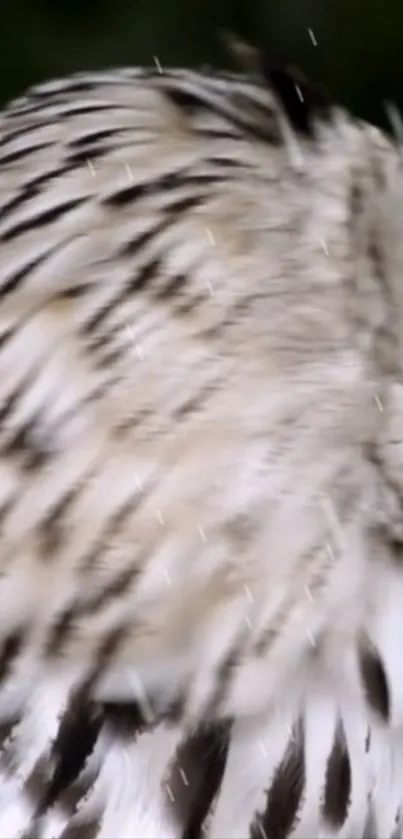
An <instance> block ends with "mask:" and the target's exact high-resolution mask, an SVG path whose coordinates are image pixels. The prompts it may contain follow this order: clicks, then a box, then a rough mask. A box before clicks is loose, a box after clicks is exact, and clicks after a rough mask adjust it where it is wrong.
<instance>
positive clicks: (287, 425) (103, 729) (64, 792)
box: [0, 70, 403, 839]
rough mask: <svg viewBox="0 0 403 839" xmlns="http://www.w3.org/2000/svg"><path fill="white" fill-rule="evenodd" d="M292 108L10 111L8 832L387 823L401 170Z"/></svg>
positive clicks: (170, 97)
mask: <svg viewBox="0 0 403 839" xmlns="http://www.w3.org/2000/svg"><path fill="white" fill-rule="evenodd" d="M306 109H307V115H308V116H309V117H311V116H312V124H311V123H309V124H308V123H307V124H306V125H305V124H304V125H303V126H301V124H300V120H298V121H295V120H294V118H293V117H294V114H293V110H292V107H291V106H290V103H289V100H288V99H287V97H285V96H284V95H283V92H282V89H280V88H276V84H275V82H273V87H272V89H270V86H269V85H268V84H267V83H265V82H264V81H259V80H255V79H253V78H250V79H248V78H247V77H243V76H236V75H230V74H222V75H220V74H216V75H214V74H210V75H209V74H199V73H195V72H190V71H167V72H164V73H162V74H160V73H158V72H151V71H138V70H120V71H114V72H110V73H103V74H94V75H79V76H75V77H71V78H70V79H65V80H60V81H55V82H52V83H49V84H47V85H43V86H40V87H38V88H34V89H32V90H31V91H29V92H28V94H27V95H26V96H25V97H22V98H21V99H19V100H18V101H15V102H13V103H11V104H10V105H9V106H8V107H7V108H6V109H5V110H4V111H3V112H2V114H1V116H0V515H1V531H0V564H1V580H0V637H1V639H2V652H1V656H0V674H1V678H2V682H1V684H2V687H1V691H0V719H1V721H2V723H4V742H3V749H2V757H1V761H0V764H1V769H2V773H3V790H2V792H1V797H0V836H1V837H6V836H7V837H10V836H13V837H17V836H20V835H25V836H33V835H35V836H38V837H42V836H43V837H48V836H49V837H51V836H55V837H59V836H62V837H63V839H73V837H77V836H79V837H81V836H88V835H91V836H96V837H108V836H111V835H113V836H119V837H129V836H130V837H133V836H136V837H144V836H147V837H149V839H155V837H156V836H157V835H158V836H161V837H163V839H171V837H172V839H177V838H179V837H187V839H191V837H196V836H198V835H199V832H200V829H201V825H203V824H204V829H205V830H206V831H207V835H208V837H209V839H224V837H234V839H235V837H239V839H244V837H246V836H248V835H250V836H251V837H253V839H257V837H258V836H262V837H263V839H266V837H267V839H286V837H288V836H293V837H294V836H295V837H301V839H303V837H305V836H308V835H309V836H313V835H315V836H326V837H327V836H329V837H330V836H335V835H337V836H340V837H357V836H364V834H365V831H367V833H366V834H365V835H371V836H372V835H375V833H373V832H371V831H376V832H377V835H378V836H379V837H380V839H384V837H390V836H392V834H393V832H394V831H395V830H396V825H397V827H398V821H399V807H400V803H401V796H402V793H401V790H402V789H403V786H402V781H403V771H402V770H403V738H402V733H401V732H402V713H403V692H402V690H401V687H400V672H401V664H402V661H403V652H402V650H403V645H402V643H401V641H403V610H402V604H403V573H402V569H401V561H402V560H401V548H402V544H403V512H402V498H403V471H402V466H403V456H402V445H403V444H402V439H403V437H402V427H403V387H402V354H401V339H400V335H401V317H402V308H401V303H402V300H401V288H400V283H401V276H400V275H401V270H402V265H403V253H402V245H401V228H402V211H401V204H402V202H401V185H402V183H403V181H402V173H401V159H400V150H399V149H398V147H397V145H396V144H395V143H394V142H392V141H391V140H390V139H389V138H388V137H386V136H384V135H383V134H382V133H381V132H380V131H378V130H377V129H375V128H372V127H371V126H368V125H366V124H363V123H362V122H359V121H357V120H355V119H353V118H351V117H349V116H348V115H347V114H345V113H344V112H342V111H340V110H337V109H330V111H329V112H328V113H327V114H326V118H325V117H324V116H323V117H322V118H318V119H317V121H315V113H314V109H312V115H311V114H310V113H309V103H308V102H307V103H306ZM297 122H298V124H297ZM299 129H300V130H299ZM60 720H61V721H60ZM55 737H56V740H55V741H54V738H55ZM189 738H190V739H189ZM53 741H54V743H53V747H52V742H53ZM178 746H179V747H180V751H179V753H178V755H179V756H178V755H177V757H175V753H176V749H177V747H178ZM224 763H225V768H224ZM185 764H186V766H187V767H188V768H187V769H186V771H185V769H184V768H183V767H184V765H185ZM52 767H53V769H52ZM52 772H53V774H52ZM175 773H176V774H175ZM222 773H223V775H222V777H221V774H222ZM388 773H389V774H388ZM188 775H189V777H188ZM209 779H210V780H209ZM214 779H215V780H214ZM368 796H370V801H369V799H368ZM72 799H74V802H75V803H74V806H73V805H72ZM76 804H77V807H78V809H77V810H76V812H75V814H74V815H72V812H73V810H74V807H75V806H76ZM371 819H372V820H373V821H374V824H372V826H368V825H369V824H370V822H369V821H368V820H371ZM374 825H375V826H374ZM90 830H93V831H94V832H93V833H90V832H89V831H90ZM24 831H25V833H24ZM85 831H87V832H85ZM368 831H369V833H368Z"/></svg>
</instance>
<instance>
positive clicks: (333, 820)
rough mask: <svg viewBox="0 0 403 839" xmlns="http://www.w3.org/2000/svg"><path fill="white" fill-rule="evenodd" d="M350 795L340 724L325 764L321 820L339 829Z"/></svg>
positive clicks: (345, 813) (344, 816)
mask: <svg viewBox="0 0 403 839" xmlns="http://www.w3.org/2000/svg"><path fill="white" fill-rule="evenodd" d="M350 794H351V766H350V757H349V754H348V749H347V743H346V737H345V733H344V728H343V725H342V723H339V725H338V726H337V728H336V732H335V737H334V742H333V748H332V751H331V753H330V756H329V760H328V762H327V771H326V782H325V797H324V802H323V807H322V814H323V818H324V819H325V820H326V821H327V822H328V823H329V824H331V825H332V827H335V828H341V827H342V826H343V824H344V822H345V820H346V818H347V814H348V808H349V803H350Z"/></svg>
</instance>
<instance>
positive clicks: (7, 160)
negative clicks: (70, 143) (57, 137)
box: [0, 142, 53, 168]
mask: <svg viewBox="0 0 403 839" xmlns="http://www.w3.org/2000/svg"><path fill="white" fill-rule="evenodd" d="M52 145H53V143H49V142H48V143H39V144H37V145H36V146H25V147H24V148H23V149H17V150H16V151H11V152H9V153H8V154H4V155H3V156H1V155H0V168H1V167H2V166H10V164H11V163H17V161H19V160H23V159H24V157H29V156H30V155H32V154H35V153H36V152H37V151H43V149H49V148H50V147H51V146H52Z"/></svg>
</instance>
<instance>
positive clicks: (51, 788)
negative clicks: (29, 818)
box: [36, 690, 102, 818]
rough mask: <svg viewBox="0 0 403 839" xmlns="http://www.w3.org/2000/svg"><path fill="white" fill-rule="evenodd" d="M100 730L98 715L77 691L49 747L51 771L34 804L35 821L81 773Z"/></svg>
mask: <svg viewBox="0 0 403 839" xmlns="http://www.w3.org/2000/svg"><path fill="white" fill-rule="evenodd" d="M101 727H102V714H101V712H100V710H99V708H97V707H96V705H95V704H94V703H91V702H89V700H88V698H87V696H86V695H85V693H84V691H82V690H79V691H78V692H77V693H76V694H75V695H74V696H73V697H72V698H71V700H70V702H69V706H68V708H67V710H66V712H65V714H64V716H63V718H62V721H61V723H60V727H59V731H58V733H57V736H56V740H55V742H54V744H53V747H52V757H53V761H54V770H53V773H52V777H51V779H50V781H49V783H48V785H47V788H46V790H45V792H44V795H43V796H42V799H41V800H40V802H39V804H38V808H37V811H36V818H40V817H41V816H42V815H43V814H44V813H46V811H47V810H48V809H49V808H50V807H52V806H53V804H54V803H55V802H56V801H57V799H58V797H59V796H60V794H61V793H62V792H63V790H65V789H66V788H67V787H68V786H69V785H70V784H71V783H72V782H73V781H74V780H75V779H76V778H77V777H78V775H79V774H80V773H81V772H82V770H83V768H84V765H85V762H86V760H87V758H88V757H89V756H90V754H91V753H92V751H93V749H94V746H95V743H96V741H97V738H98V735H99V732H100V730H101Z"/></svg>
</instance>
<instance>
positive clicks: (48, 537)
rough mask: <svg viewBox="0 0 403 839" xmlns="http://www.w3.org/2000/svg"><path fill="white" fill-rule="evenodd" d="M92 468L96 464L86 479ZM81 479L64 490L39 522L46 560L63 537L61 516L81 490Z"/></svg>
mask: <svg viewBox="0 0 403 839" xmlns="http://www.w3.org/2000/svg"><path fill="white" fill-rule="evenodd" d="M94 469H96V466H95V467H94V466H93V467H92V468H91V469H90V471H89V472H88V473H87V474H86V476H85V480H86V481H88V480H89V478H90V477H91V475H92V474H93V472H94ZM82 480H83V479H81V481H80V482H79V483H77V484H74V485H73V486H72V487H70V488H69V489H68V490H66V492H65V493H64V494H63V495H62V497H61V498H59V499H58V501H57V503H56V504H54V506H53V507H52V508H51V509H50V510H49V512H48V513H47V515H46V517H45V518H44V519H42V521H41V522H40V525H39V533H40V536H41V548H42V556H43V558H44V559H46V560H47V559H49V558H53V556H54V551H55V550H56V549H57V548H58V547H59V545H60V542H61V540H62V539H63V536H64V527H63V524H64V523H63V518H64V516H65V515H66V513H67V511H68V509H69V507H70V506H71V504H73V503H74V501H75V500H76V499H77V498H78V497H79V495H80V493H81V491H82Z"/></svg>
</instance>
